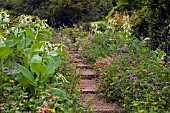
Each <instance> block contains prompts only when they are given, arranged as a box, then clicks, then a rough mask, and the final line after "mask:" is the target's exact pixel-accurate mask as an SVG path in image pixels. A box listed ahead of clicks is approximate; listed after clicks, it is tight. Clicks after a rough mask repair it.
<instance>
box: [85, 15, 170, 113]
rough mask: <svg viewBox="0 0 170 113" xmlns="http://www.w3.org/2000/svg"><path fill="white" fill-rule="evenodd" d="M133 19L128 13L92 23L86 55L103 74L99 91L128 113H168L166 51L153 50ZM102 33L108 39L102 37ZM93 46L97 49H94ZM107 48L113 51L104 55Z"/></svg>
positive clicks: (108, 51)
mask: <svg viewBox="0 0 170 113" xmlns="http://www.w3.org/2000/svg"><path fill="white" fill-rule="evenodd" d="M132 20H133V17H131V18H130V16H129V15H128V14H127V13H126V12H125V13H124V14H123V15H122V14H118V13H116V14H115V15H114V17H113V18H111V19H109V20H108V21H106V22H96V23H92V27H93V33H94V37H93V39H91V40H90V42H88V44H85V46H86V47H84V53H82V56H84V57H86V58H87V60H92V59H93V60H92V61H93V62H96V65H95V67H96V68H97V70H99V71H100V73H101V74H100V75H101V76H100V77H101V78H100V84H101V85H100V87H99V94H100V95H103V96H104V97H105V98H107V99H108V100H109V101H113V102H117V103H118V104H119V105H120V106H122V107H123V108H125V109H126V110H127V111H128V112H133V113H135V112H136V113H139V112H140V113H159V112H165V113H168V112H169V106H168V105H169V101H168V100H169V96H168V95H169V90H168V88H169V75H170V73H169V72H170V68H169V66H170V62H165V61H166V60H165V52H164V51H162V50H160V49H157V50H155V51H153V50H151V49H150V47H149V44H148V43H149V40H150V38H148V37H147V38H144V39H142V38H136V37H135V36H134V35H133V30H132V25H131V21H132ZM120 21H121V22H120ZM98 34H100V35H98ZM102 36H103V37H104V38H105V40H99V39H100V37H102ZM94 40H95V41H94ZM103 42H106V43H104V44H103ZM109 42H111V43H109ZM89 44H91V45H89ZM97 44H98V45H100V46H97V47H96V45H97ZM102 44H103V45H104V46H101V45H102ZM93 46H94V47H96V48H97V49H96V48H94V49H93V50H90V49H89V48H90V47H93ZM103 47H105V48H104V49H102V48H103ZM95 50H96V51H95ZM94 51H95V52H94ZM104 51H107V52H106V53H109V54H106V53H105V54H104V56H102V52H104ZM87 53H88V54H87ZM90 54H93V57H91V55H90Z"/></svg>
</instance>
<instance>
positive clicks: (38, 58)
mask: <svg viewBox="0 0 170 113" xmlns="http://www.w3.org/2000/svg"><path fill="white" fill-rule="evenodd" d="M40 62H42V57H40V56H39V55H34V56H33V57H32V59H31V64H33V63H40Z"/></svg>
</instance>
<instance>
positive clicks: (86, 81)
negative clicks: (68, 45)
mask: <svg viewBox="0 0 170 113" xmlns="http://www.w3.org/2000/svg"><path fill="white" fill-rule="evenodd" d="M69 53H70V54H71V55H72V56H73V60H72V62H73V63H76V64H77V70H76V72H77V74H79V75H80V80H79V84H78V86H77V87H78V88H79V89H80V91H81V94H80V98H81V100H82V104H83V106H85V107H87V108H90V109H92V110H93V111H94V112H96V113H115V112H114V111H117V108H118V106H117V105H116V104H115V103H110V102H107V101H106V100H105V99H104V98H102V95H101V94H97V92H96V90H97V88H98V84H99V83H98V74H97V72H96V71H95V70H94V69H93V68H92V67H91V66H90V65H86V64H83V63H82V61H81V59H78V55H79V51H75V50H74V49H72V50H70V52H69ZM84 112H85V113H89V112H90V111H89V110H88V109H87V110H86V111H84Z"/></svg>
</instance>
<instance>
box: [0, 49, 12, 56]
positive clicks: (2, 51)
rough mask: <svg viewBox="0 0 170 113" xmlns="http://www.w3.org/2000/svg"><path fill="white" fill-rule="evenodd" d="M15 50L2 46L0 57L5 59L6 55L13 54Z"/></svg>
mask: <svg viewBox="0 0 170 113" xmlns="http://www.w3.org/2000/svg"><path fill="white" fill-rule="evenodd" d="M12 52H13V50H12V49H11V48H9V47H0V58H1V59H3V58H5V57H6V56H8V55H10V54H12Z"/></svg>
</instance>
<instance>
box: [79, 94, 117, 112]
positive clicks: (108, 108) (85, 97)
mask: <svg viewBox="0 0 170 113" xmlns="http://www.w3.org/2000/svg"><path fill="white" fill-rule="evenodd" d="M80 98H81V99H82V101H83V106H85V107H86V106H88V102H89V101H91V102H89V106H90V108H91V109H92V110H93V111H95V112H97V113H114V111H115V110H117V108H118V107H117V105H116V104H114V103H109V102H107V101H106V100H105V99H103V98H102V97H99V96H98V95H96V94H81V95H80ZM84 113H89V112H88V111H84Z"/></svg>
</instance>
